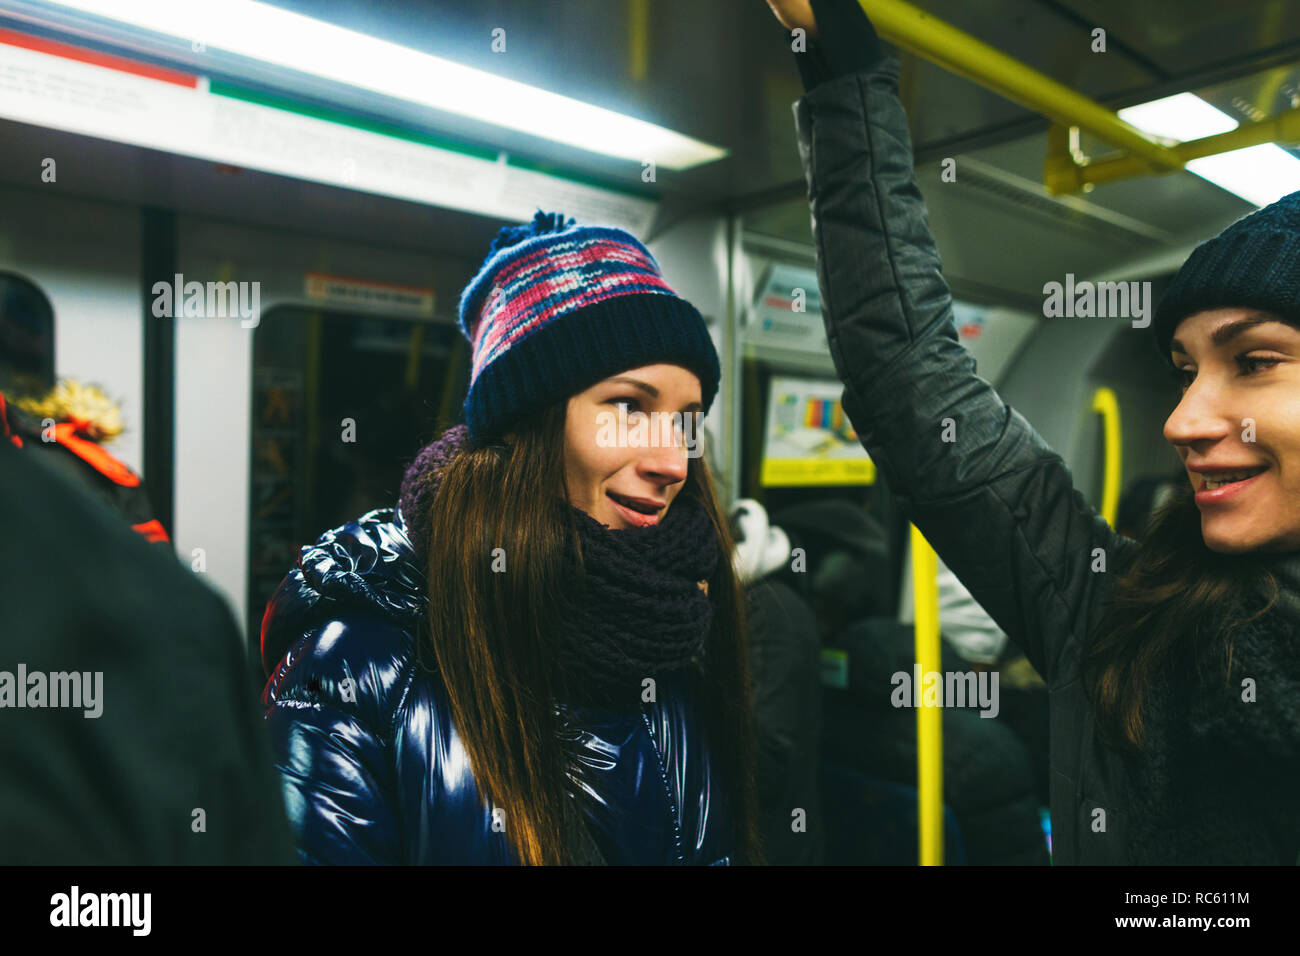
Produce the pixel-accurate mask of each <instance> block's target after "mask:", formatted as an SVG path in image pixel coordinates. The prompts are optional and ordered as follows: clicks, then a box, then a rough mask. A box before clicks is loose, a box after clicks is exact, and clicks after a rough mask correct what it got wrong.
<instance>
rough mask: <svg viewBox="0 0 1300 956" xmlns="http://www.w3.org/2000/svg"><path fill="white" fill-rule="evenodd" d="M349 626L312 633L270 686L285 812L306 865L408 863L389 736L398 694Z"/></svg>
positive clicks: (270, 724) (270, 722) (269, 715)
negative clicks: (392, 696) (358, 648)
mask: <svg viewBox="0 0 1300 956" xmlns="http://www.w3.org/2000/svg"><path fill="white" fill-rule="evenodd" d="M373 626H377V627H382V626H383V625H379V624H375V625H373ZM348 629H349V627H348V626H347V625H345V624H344V623H343V622H337V621H336V622H331V623H330V624H329V625H327V626H325V627H324V628H322V629H321V630H320V631H318V632H316V633H314V634H312V635H310V636H309V637H307V638H306V639H304V641H303V642H301V643H300V644H299V645H298V646H297V647H295V648H293V649H291V650H290V652H289V653H288V654H287V655H285V658H284V659H283V660H282V661H281V662H280V664H279V666H278V667H277V668H276V670H275V672H274V673H273V674H272V675H271V679H270V681H269V682H268V684H267V690H266V695H267V696H266V698H265V702H266V703H267V704H268V706H267V710H266V722H267V731H268V734H269V736H270V740H271V748H272V754H273V757H274V759H275V765H276V769H277V770H278V771H279V774H280V783H281V793H282V795H283V798H284V804H285V810H286V811H287V813H288V816H289V823H290V825H291V827H292V830H293V837H294V844H295V846H296V847H297V850H298V857H299V859H300V861H301V862H303V863H309V864H343V865H365V864H400V863H405V862H406V859H405V852H404V843H403V841H402V840H401V836H400V827H399V825H398V814H397V811H396V807H395V806H394V800H395V798H394V794H395V793H396V786H395V783H394V777H395V771H394V769H393V767H392V765H391V764H392V761H391V754H392V749H391V747H389V746H386V744H385V737H384V736H383V734H382V725H383V723H384V717H383V714H384V713H385V711H386V706H387V704H386V701H387V697H388V694H386V693H384V692H383V689H382V688H381V687H380V686H378V682H377V681H376V680H375V678H374V672H375V671H376V670H378V669H379V668H376V667H367V666H366V665H365V664H364V663H363V662H362V661H359V660H349V659H348V657H349V655H348V652H347V648H348V647H349V645H350V644H355V643H356V642H355V640H352V641H350V640H348V639H347V637H348V635H347V633H346V632H347V630H348ZM348 681H350V683H345V682H348Z"/></svg>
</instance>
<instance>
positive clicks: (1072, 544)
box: [773, 0, 1132, 683]
mask: <svg viewBox="0 0 1300 956" xmlns="http://www.w3.org/2000/svg"><path fill="white" fill-rule="evenodd" d="M773 6H774V8H775V6H776V3H775V2H774V3H773ZM846 6H847V10H846ZM832 8H833V9H834V11H835V12H834V14H833V15H834V16H835V17H836V18H837V19H839V18H843V17H845V16H846V14H847V15H852V16H856V17H857V18H859V23H860V24H866V30H867V31H869V33H868V34H867V36H868V37H869V39H870V40H871V41H872V42H874V31H872V30H871V27H870V24H869V23H867V21H866V17H865V15H863V14H862V12H861V10H860V9H856V4H849V5H845V4H835V3H834V0H818V2H817V3H816V4H814V6H813V9H814V10H816V11H817V12H818V13H819V14H821V13H822V11H823V10H831V9H832ZM823 27H824V30H823V32H825V33H827V34H829V33H830V32H831V29H832V27H831V24H830V23H823ZM850 29H851V27H850V26H849V24H848V23H847V22H846V21H844V20H842V19H840V20H839V22H837V23H836V25H835V27H834V30H835V35H836V37H837V42H842V39H843V36H844V35H845V33H847V32H849V30H850ZM858 29H860V26H859V27H858ZM860 35H862V34H860ZM820 52H821V55H822V60H821V65H820V67H819V68H820V69H822V70H823V71H824V72H823V75H821V76H816V75H813V79H814V80H815V81H816V82H815V85H813V86H812V88H811V90H810V91H809V92H808V93H807V94H806V95H805V96H804V97H803V98H802V99H800V100H799V101H798V102H796V103H795V105H794V114H795V123H796V128H797V131H798V139H799V152H800V157H801V159H802V162H803V169H804V176H805V179H806V181H807V184H808V199H809V203H810V205H811V210H812V223H813V238H814V242H815V244H816V250H817V268H818V279H819V282H820V286H821V293H822V304H823V316H824V318H825V322H826V331H827V337H828V340H829V345H830V351H831V356H832V358H833V359H834V362H835V368H836V371H837V372H838V374H839V376H840V379H841V380H842V381H843V382H844V386H845V388H844V398H843V401H844V409H845V411H846V413H847V414H848V415H849V418H850V419H851V420H852V422H853V425H854V428H855V429H856V430H857V432H858V434H859V436H860V437H861V439H862V443H863V445H864V447H865V448H866V449H867V451H868V452H869V453H870V455H871V457H872V459H873V460H874V461H875V463H876V465H877V467H878V468H879V470H880V473H881V474H882V475H883V476H884V479H885V481H886V482H887V483H888V485H889V487H890V489H891V490H892V491H893V492H894V493H895V494H896V495H897V496H898V497H899V498H900V501H901V503H902V506H903V508H904V509H905V511H906V512H907V514H908V516H909V517H910V518H911V520H912V521H913V522H914V523H915V524H916V525H917V526H918V527H919V528H920V529H921V531H922V533H924V534H925V536H926V539H927V540H928V541H929V542H930V543H931V544H932V545H933V546H934V548H935V550H936V551H938V553H939V554H940V555H941V556H942V557H943V560H944V561H945V562H946V563H947V564H948V566H949V567H950V568H951V569H952V570H953V571H954V573H956V575H957V576H958V578H960V579H961V581H962V583H963V584H965V585H966V587H967V588H969V589H970V591H971V593H972V594H973V595H974V597H975V598H976V600H978V601H979V603H980V604H981V605H983V607H984V608H985V610H986V611H988V613H989V614H990V615H991V616H992V617H993V619H994V620H995V621H997V622H998V624H999V626H1001V627H1002V629H1003V630H1004V631H1006V632H1007V634H1008V635H1009V636H1010V637H1011V639H1012V640H1014V641H1016V642H1017V643H1018V644H1019V645H1020V646H1021V647H1022V648H1023V649H1024V651H1025V654H1026V656H1028V658H1029V660H1030V661H1031V662H1032V663H1033V665H1034V666H1035V668H1037V669H1038V671H1039V672H1040V673H1041V674H1042V675H1043V676H1044V678H1045V679H1047V680H1048V682H1049V683H1051V682H1052V681H1053V679H1054V677H1055V676H1056V675H1058V673H1061V671H1060V667H1061V665H1062V664H1063V663H1064V662H1065V657H1064V656H1063V655H1064V654H1065V652H1066V651H1067V649H1069V648H1070V647H1071V645H1073V646H1074V647H1076V648H1077V640H1078V639H1079V638H1081V637H1082V636H1084V634H1086V631H1087V629H1088V628H1089V627H1090V626H1091V625H1092V623H1093V621H1094V620H1095V618H1096V613H1097V610H1098V605H1099V598H1100V594H1101V593H1102V588H1103V585H1104V583H1105V581H1106V577H1107V574H1110V573H1113V571H1114V570H1115V568H1116V567H1117V566H1119V564H1120V562H1121V557H1122V554H1121V552H1126V551H1127V550H1128V548H1130V547H1131V546H1132V542H1130V541H1128V539H1124V538H1121V537H1119V536H1118V535H1116V534H1114V533H1113V532H1112V531H1111V530H1110V528H1109V526H1108V525H1107V524H1106V522H1105V521H1104V520H1103V519H1102V518H1101V517H1100V516H1099V515H1098V514H1097V513H1096V512H1095V511H1094V510H1093V509H1092V508H1091V507H1089V506H1088V504H1087V503H1086V502H1085V501H1084V500H1083V497H1082V496H1081V495H1080V494H1079V493H1078V492H1077V491H1075V489H1074V486H1073V482H1072V480H1071V477H1070V473H1069V470H1068V469H1067V468H1066V467H1065V463H1064V462H1063V461H1062V460H1061V457H1060V456H1059V455H1057V454H1056V453H1055V452H1053V451H1052V450H1051V449H1050V448H1048V447H1047V445H1046V444H1045V443H1044V442H1043V440H1042V438H1041V437H1040V436H1039V435H1038V434H1037V433H1036V432H1035V431H1034V429H1033V428H1032V427H1031V426H1030V425H1029V423H1028V422H1027V421H1025V419H1024V418H1023V417H1022V416H1021V415H1020V414H1019V413H1017V412H1016V411H1015V410H1014V409H1012V408H1010V407H1009V406H1008V405H1007V404H1006V403H1005V402H1003V401H1002V399H1001V397H1000V396H999V395H998V394H997V392H996V391H994V389H993V387H992V386H991V385H990V384H989V383H988V382H986V381H984V380H983V379H982V378H980V377H979V376H978V375H976V373H975V361H974V359H972V358H971V356H970V354H969V353H968V352H967V351H966V350H965V349H964V348H963V347H962V346H961V344H960V343H959V342H958V340H957V333H956V330H955V328H954V326H953V319H952V297H951V295H950V293H949V291H948V286H947V284H946V283H945V282H944V279H943V276H942V274H941V265H940V261H939V255H938V252H937V251H936V249H935V244H934V239H933V237H932V236H931V235H930V229H929V222H928V216H927V213H926V208H925V202H924V200H923V199H922V197H921V193H920V190H919V189H918V188H917V185H916V181H915V178H914V176H913V169H912V144H911V139H910V136H909V133H908V128H907V121H906V116H905V115H904V111H903V107H902V104H901V103H900V102H899V99H898V61H897V60H895V59H885V60H883V61H878V62H876V63H875V64H874V65H872V66H871V67H869V68H867V69H857V70H856V71H855V72H851V73H847V74H846V75H837V74H836V69H835V65H836V64H835V59H834V56H833V54H834V49H833V48H831V49H823V50H821V51H820ZM828 54H832V55H828ZM797 55H799V54H797ZM842 62H843V58H842V57H841V63H842ZM801 72H803V74H804V78H805V84H806V85H809V84H810V71H809V70H808V69H806V68H804V67H802V66H801ZM1099 548H1100V549H1102V551H1104V552H1105V567H1106V569H1107V571H1106V573H1101V572H1099V571H1094V570H1093V568H1094V567H1099V566H1100V565H1099V564H1097V563H1096V558H1097V552H1096V550H1095V549H1099ZM1071 657H1073V655H1071Z"/></svg>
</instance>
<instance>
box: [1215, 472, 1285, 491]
mask: <svg viewBox="0 0 1300 956" xmlns="http://www.w3.org/2000/svg"><path fill="white" fill-rule="evenodd" d="M1267 470H1268V469H1267V468H1253V469H1248V470H1246V471H1234V472H1219V473H1217V474H1215V476H1214V477H1213V478H1211V477H1210V476H1209V475H1201V476H1200V481H1201V485H1200V488H1199V489H1198V490H1199V491H1214V490H1215V489H1216V488H1222V487H1223V486H1224V485H1232V484H1236V483H1237V482H1239V481H1246V480H1247V479H1250V478H1254V477H1255V476H1256V475H1260V474H1263V473H1264V472H1265V471H1267Z"/></svg>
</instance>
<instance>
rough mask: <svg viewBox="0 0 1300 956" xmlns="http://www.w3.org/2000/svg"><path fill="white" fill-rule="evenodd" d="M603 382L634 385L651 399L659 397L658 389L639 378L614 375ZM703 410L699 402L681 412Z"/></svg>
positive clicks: (691, 404) (692, 403)
mask: <svg viewBox="0 0 1300 956" xmlns="http://www.w3.org/2000/svg"><path fill="white" fill-rule="evenodd" d="M605 381H606V382H626V383H627V384H629V385H635V386H636V387H637V388H639V389H641V390H642V391H643V392H646V393H647V394H648V395H650V397H651V398H658V397H659V389H657V388H655V387H654V386H653V385H651V384H650V383H649V382H643V381H641V380H640V379H639V378H629V377H628V376H626V375H615V376H614V377H612V378H607V379H605ZM703 410H704V406H703V405H701V404H700V403H699V402H691V403H690V404H689V405H687V406H685V407H683V408H682V411H684V412H701V411H703Z"/></svg>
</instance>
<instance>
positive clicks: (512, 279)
mask: <svg viewBox="0 0 1300 956" xmlns="http://www.w3.org/2000/svg"><path fill="white" fill-rule="evenodd" d="M460 325H461V331H462V332H464V334H465V337H466V338H467V339H469V341H470V344H471V346H472V358H471V367H470V385H469V395H468V396H467V398H466V399H465V423H466V425H467V426H468V428H469V433H470V435H471V437H474V438H481V437H485V436H494V435H499V434H501V433H503V432H505V431H508V430H509V428H510V425H511V424H512V423H514V422H515V421H517V420H518V419H520V418H522V417H524V416H525V415H528V414H530V413H531V412H533V411H536V410H537V409H539V408H541V407H543V406H545V405H548V404H550V403H552V402H554V401H556V400H558V399H561V398H565V397H567V396H569V395H573V394H575V393H577V392H580V391H582V390H583V389H585V388H589V387H590V386H592V385H594V384H595V383H596V382H599V381H600V380H601V379H604V378H608V377H609V376H611V375H614V374H617V373H618V372H623V371H626V370H627V369H630V368H637V367H639V366H642V365H653V364H655V363H658V362H669V363H673V364H677V365H682V366H684V367H686V368H688V369H690V370H691V371H693V372H694V373H695V374H696V375H697V376H698V378H699V380H700V393H701V398H700V401H701V404H702V406H703V408H704V412H705V413H706V414H707V413H708V410H709V407H710V406H711V405H712V404H713V399H714V397H715V396H716V395H717V392H718V383H719V380H720V379H721V376H722V371H721V366H720V364H719V362H718V353H717V350H716V349H715V348H714V346H713V339H712V338H711V337H710V336H709V330H708V328H707V326H706V325H705V322H704V319H703V317H701V315H700V313H699V312H698V311H697V310H696V308H695V307H694V306H693V305H691V304H690V303H689V302H687V301H686V300H685V299H682V298H680V297H678V296H677V294H676V293H674V292H673V290H672V289H671V288H670V287H669V286H668V283H667V282H665V281H664V278H663V275H662V273H661V272H660V271H659V266H658V264H657V263H656V262H655V260H654V258H653V257H652V256H651V255H650V252H649V251H648V250H647V249H646V248H645V246H643V245H642V244H641V243H640V242H639V241H638V240H637V239H636V237H635V236H633V235H632V234H631V233H628V232H625V231H623V230H622V229H616V228H614V227H612V226H580V225H578V224H576V223H575V221H574V220H573V219H569V218H566V217H565V216H564V215H563V214H562V213H544V212H541V211H540V210H539V211H538V213H537V215H536V216H534V218H533V221H532V222H531V223H525V224H524V225H521V226H508V227H506V228H505V229H502V230H501V231H500V233H498V235H497V238H496V240H495V241H494V242H493V243H492V248H491V250H490V251H489V252H488V257H487V259H486V260H485V261H484V263H483V265H482V267H481V268H480V269H479V272H478V275H476V276H475V277H474V279H473V281H471V282H470V284H469V285H468V286H466V287H465V291H464V292H463V293H462V294H461V298H460Z"/></svg>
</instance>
